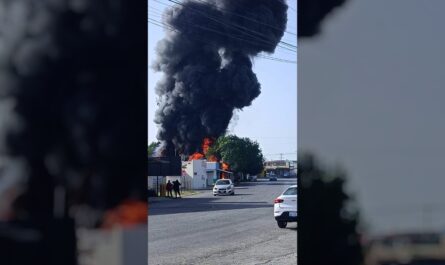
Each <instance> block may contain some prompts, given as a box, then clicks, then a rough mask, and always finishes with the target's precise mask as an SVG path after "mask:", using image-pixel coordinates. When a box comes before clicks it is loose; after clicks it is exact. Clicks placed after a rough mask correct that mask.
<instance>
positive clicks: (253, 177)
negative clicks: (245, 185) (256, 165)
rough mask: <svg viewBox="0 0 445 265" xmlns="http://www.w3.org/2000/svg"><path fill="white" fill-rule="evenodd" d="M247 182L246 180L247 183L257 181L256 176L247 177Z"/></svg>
mask: <svg viewBox="0 0 445 265" xmlns="http://www.w3.org/2000/svg"><path fill="white" fill-rule="evenodd" d="M247 180H248V181H257V176H256V175H253V176H248V177H247Z"/></svg>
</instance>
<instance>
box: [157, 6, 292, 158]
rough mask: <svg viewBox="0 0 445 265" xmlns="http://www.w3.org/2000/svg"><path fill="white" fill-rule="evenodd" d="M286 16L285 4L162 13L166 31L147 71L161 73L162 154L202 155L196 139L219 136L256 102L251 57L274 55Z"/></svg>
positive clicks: (256, 84) (179, 9)
mask: <svg viewBox="0 0 445 265" xmlns="http://www.w3.org/2000/svg"><path fill="white" fill-rule="evenodd" d="M286 11H287V5H286V3H285V1H284V0H275V1H271V0H258V1H250V0H242V1H240V0H236V1H235V0H224V1H198V2H197V1H185V2H182V3H179V2H178V3H177V5H176V6H174V7H173V8H171V9H168V10H167V11H166V12H165V13H164V23H166V24H168V25H169V27H168V28H169V29H171V31H167V32H166V36H165V38H164V39H163V40H161V41H160V42H159V43H158V45H157V47H156V52H157V54H158V58H157V59H156V61H155V62H154V64H153V66H152V67H153V69H155V70H156V71H160V72H163V73H164V77H163V79H162V80H161V81H159V83H158V84H157V86H156V93H157V95H158V96H159V100H158V105H159V106H158V110H157V111H156V116H155V122H156V123H157V124H158V126H159V130H158V135H157V137H158V139H159V140H160V141H161V142H162V149H163V151H164V154H166V155H172V154H174V153H175V151H177V152H179V153H181V154H185V155H189V154H191V153H194V152H196V151H201V150H200V148H201V147H200V145H201V142H202V140H203V138H205V137H213V138H217V137H219V136H221V135H222V134H224V133H225V132H226V129H227V127H228V125H229V122H230V120H231V118H232V115H233V111H234V110H235V109H242V108H244V107H246V106H249V105H251V104H252V101H253V100H254V99H255V98H256V97H258V95H259V94H260V89H261V86H260V84H259V82H258V80H257V77H256V75H255V73H254V72H253V71H252V62H251V57H253V56H255V55H257V54H258V53H260V52H267V53H273V52H274V50H275V48H276V46H277V45H278V43H279V41H280V39H281V37H282V36H283V34H284V31H285V27H286V22H287V14H286Z"/></svg>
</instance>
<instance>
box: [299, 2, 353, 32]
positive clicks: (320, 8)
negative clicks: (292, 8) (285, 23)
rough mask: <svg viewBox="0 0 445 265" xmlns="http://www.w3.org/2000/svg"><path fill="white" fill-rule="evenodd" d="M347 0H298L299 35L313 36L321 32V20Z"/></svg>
mask: <svg viewBox="0 0 445 265" xmlns="http://www.w3.org/2000/svg"><path fill="white" fill-rule="evenodd" d="M346 1H347V0H298V37H299V38H302V37H303V38H304V37H313V36H316V35H317V34H319V33H320V30H321V27H320V25H321V22H322V21H323V20H324V19H325V17H326V16H327V15H328V14H329V13H331V12H332V10H334V9H335V8H337V7H340V6H342V5H343V4H344V3H345V2H346Z"/></svg>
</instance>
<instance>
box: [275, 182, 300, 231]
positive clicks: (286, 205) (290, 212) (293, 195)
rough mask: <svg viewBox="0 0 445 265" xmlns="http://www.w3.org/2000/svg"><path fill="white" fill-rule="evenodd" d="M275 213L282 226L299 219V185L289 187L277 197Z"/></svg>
mask: <svg viewBox="0 0 445 265" xmlns="http://www.w3.org/2000/svg"><path fill="white" fill-rule="evenodd" d="M273 215H274V217H275V220H276V221H277V224H278V227H280V228H286V226H287V223H288V222H296V221H297V185H293V186H290V187H288V188H287V189H286V190H285V191H284V192H283V193H282V194H281V195H280V196H278V197H277V198H276V199H275V201H274V212H273Z"/></svg>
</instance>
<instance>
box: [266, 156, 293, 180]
mask: <svg viewBox="0 0 445 265" xmlns="http://www.w3.org/2000/svg"><path fill="white" fill-rule="evenodd" d="M264 171H265V173H266V175H278V176H282V177H295V176H296V175H297V161H295V160H273V161H266V162H264Z"/></svg>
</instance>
